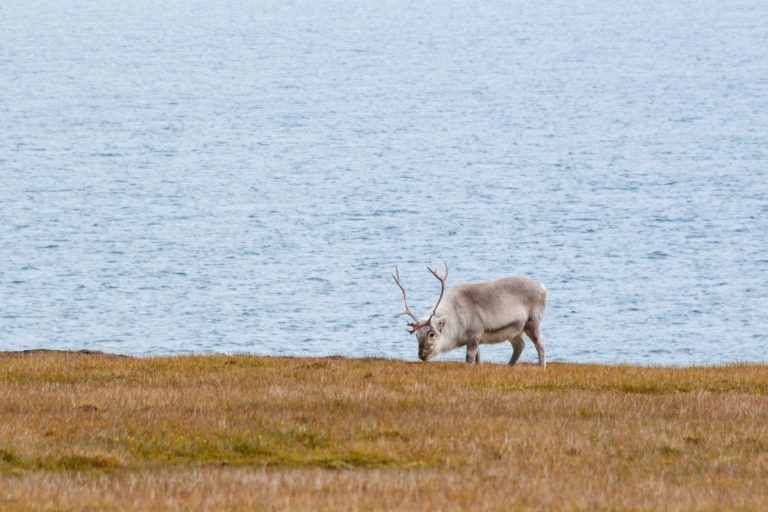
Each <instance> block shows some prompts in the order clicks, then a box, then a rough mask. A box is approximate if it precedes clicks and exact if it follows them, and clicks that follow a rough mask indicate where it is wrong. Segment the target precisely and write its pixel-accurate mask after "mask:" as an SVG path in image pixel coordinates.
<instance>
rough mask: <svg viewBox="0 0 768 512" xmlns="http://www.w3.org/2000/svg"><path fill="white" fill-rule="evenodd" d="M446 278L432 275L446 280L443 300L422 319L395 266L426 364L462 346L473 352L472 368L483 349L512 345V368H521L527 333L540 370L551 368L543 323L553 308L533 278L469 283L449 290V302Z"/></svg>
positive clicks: (442, 284) (442, 285)
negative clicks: (546, 309) (413, 308)
mask: <svg viewBox="0 0 768 512" xmlns="http://www.w3.org/2000/svg"><path fill="white" fill-rule="evenodd" d="M443 264H444V265H445V275H443V276H442V277H440V275H438V273H437V272H436V271H434V270H432V269H431V268H429V267H427V270H429V272H430V273H431V274H432V275H433V276H435V278H437V280H438V281H440V297H438V299H437V303H436V304H435V307H434V308H432V312H431V313H430V314H429V316H428V317H426V318H425V319H422V320H419V318H418V317H417V316H416V315H415V314H414V313H413V311H411V308H410V307H409V306H408V297H407V295H406V292H405V286H403V283H402V282H401V281H400V271H399V270H398V268H397V267H395V274H393V275H392V277H393V278H394V280H395V283H396V284H397V286H398V287H399V288H400V290H401V291H402V292H403V302H404V303H405V311H403V312H402V313H398V314H397V316H400V315H408V316H409V317H411V318H412V319H413V322H408V326H409V327H410V330H409V333H410V334H415V335H416V338H417V339H418V340H419V359H421V360H422V361H424V362H426V361H428V360H429V359H430V358H432V357H434V356H436V355H437V354H440V353H443V352H448V351H449V350H453V349H454V348H457V347H462V346H466V347H467V358H466V361H467V363H475V364H480V344H481V343H499V342H502V341H505V340H508V341H510V342H511V343H512V358H511V359H510V360H509V364H510V366H512V365H514V364H516V363H517V360H518V359H520V354H522V353H523V348H524V347H525V341H524V340H523V333H525V334H526V335H527V336H528V337H529V338H530V339H531V341H532V342H533V344H534V346H535V347H536V351H537V352H538V354H539V366H541V367H542V368H545V367H546V366H547V363H546V361H545V359H544V338H543V337H542V335H541V318H542V315H543V314H544V307H545V306H546V303H547V289H546V288H544V285H543V284H541V283H540V282H538V281H535V280H533V279H528V278H527V277H505V278H502V279H498V280H496V281H488V282H483V283H467V284H460V285H457V286H454V287H453V288H451V289H450V290H449V291H448V294H447V295H446V297H445V302H442V300H443V295H444V293H445V281H446V280H447V279H448V265H447V264H446V263H443Z"/></svg>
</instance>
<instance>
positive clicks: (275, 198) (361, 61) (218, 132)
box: [0, 0, 768, 365]
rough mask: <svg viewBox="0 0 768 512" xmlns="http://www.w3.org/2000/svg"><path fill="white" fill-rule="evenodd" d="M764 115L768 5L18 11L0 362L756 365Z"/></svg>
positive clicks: (104, 6)
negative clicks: (462, 295) (449, 345)
mask: <svg viewBox="0 0 768 512" xmlns="http://www.w3.org/2000/svg"><path fill="white" fill-rule="evenodd" d="M766 106H768V6H766V3H765V2H764V1H761V0H739V1H736V0H725V1H721V0H718V1H713V0H705V1H692V0H690V1H686V0H681V1H676V2H662V1H649V0H648V1H638V2H610V1H607V0H605V1H603V0H583V1H577V2H572V1H559V2H557V1H556V2H523V1H502V0H488V1H484V2H467V1H465V0H461V1H454V0H448V1H439V2H438V1H436V0H425V1H420V2H406V1H403V0H384V1H380V2H356V1H324V2H317V1H309V0H307V1H304V0H297V1H273V0H266V1H259V2H255V1H247V0H165V1H163V2H156V1H150V0H134V1H131V2H122V1H117V0H104V1H99V2H92V1H86V0H81V1H79V0H55V1H54V0H24V1H21V0H18V1H15V0H10V1H6V2H2V3H0V350H19V349H27V348H39V347H43V348H61V349H82V348H88V349H97V350H105V351H113V352H119V353H125V354H136V355H148V354H175V353H188V352H195V353H208V352H232V353H257V354H272V355H277V354H290V355H329V354H342V355H346V356H385V357H393V358H404V359H408V360H415V359H416V346H415V340H414V339H413V337H411V336H409V335H408V334H407V333H406V332H405V330H404V327H405V325H404V320H403V319H402V318H395V317H394V316H393V314H394V313H396V312H397V311H399V310H401V309H402V304H401V296H400V292H399V290H398V289H397V288H396V287H395V285H394V283H393V282H392V280H391V277H390V273H391V272H392V271H393V269H394V267H395V265H399V267H400V270H401V274H402V276H403V280H404V282H405V283H406V285H407V286H408V287H409V294H410V297H411V299H412V303H413V306H414V308H415V309H417V311H419V312H426V311H428V310H429V309H430V308H431V306H432V304H433V302H434V300H435V299H436V296H437V293H438V286H437V282H436V281H435V280H434V278H433V277H432V276H430V275H429V274H428V273H427V271H426V270H425V269H424V267H425V266H426V265H441V262H442V261H446V262H447V263H448V265H449V266H450V277H449V285H450V284H456V283H459V282H463V281H477V280H486V279H492V278H496V277H501V276H504V275H510V274H523V275H529V276H533V277H536V278H538V279H540V280H541V281H543V282H544V283H545V284H546V285H547V288H548V289H549V296H550V302H549V306H548V309H547V312H546V316H545V320H544V334H545V337H546V344H547V351H548V356H549V358H550V360H554V361H557V360H560V361H579V362H608V363H616V362H631V363H640V364H672V365H687V364H716V363H725V362H734V361H749V362H765V361H768V348H767V347H768V142H767V141H768V109H767V108H766ZM481 351H482V353H483V359H484V360H485V361H497V362H504V361H506V360H507V359H508V358H509V356H510V355H511V347H510V346H509V344H502V345H498V346H493V347H486V346H484V347H483V348H482V350H481ZM443 357H444V358H445V359H461V358H463V353H462V352H461V351H456V352H454V353H452V354H449V355H446V356H443ZM523 360H528V361H533V360H535V350H533V348H532V346H531V345H530V344H529V346H528V349H527V350H526V351H525V352H524V354H523Z"/></svg>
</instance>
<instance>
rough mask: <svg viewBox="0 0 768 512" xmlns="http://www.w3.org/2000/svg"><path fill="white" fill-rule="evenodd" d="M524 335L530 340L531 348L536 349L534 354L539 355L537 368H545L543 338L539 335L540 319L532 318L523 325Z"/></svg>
mask: <svg viewBox="0 0 768 512" xmlns="http://www.w3.org/2000/svg"><path fill="white" fill-rule="evenodd" d="M525 334H527V335H528V337H529V338H531V341H532V342H533V346H534V347H536V352H537V353H538V354H539V366H541V367H542V368H546V367H547V361H546V359H545V358H544V336H542V335H541V319H540V318H538V317H535V316H532V317H531V318H529V319H528V322H526V324H525Z"/></svg>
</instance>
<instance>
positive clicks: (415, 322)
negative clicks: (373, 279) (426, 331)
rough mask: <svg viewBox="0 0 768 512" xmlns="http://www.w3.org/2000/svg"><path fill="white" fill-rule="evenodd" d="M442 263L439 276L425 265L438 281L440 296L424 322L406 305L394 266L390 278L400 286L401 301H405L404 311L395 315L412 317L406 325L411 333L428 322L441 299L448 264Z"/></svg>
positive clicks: (401, 285) (404, 295)
mask: <svg viewBox="0 0 768 512" xmlns="http://www.w3.org/2000/svg"><path fill="white" fill-rule="evenodd" d="M443 265H445V275H444V276H443V277H440V275H439V274H438V273H437V272H436V271H434V270H432V269H431V268H429V267H427V270H429V271H430V272H431V273H432V275H433V276H435V277H436V278H437V280H438V281H440V297H438V298H437V303H436V304H435V307H434V308H432V313H431V314H430V315H429V318H428V319H427V320H426V321H425V322H422V321H420V320H419V317H417V316H416V314H415V313H414V312H413V311H411V308H410V307H409V306H408V296H407V295H406V293H405V286H403V283H402V282H401V281H400V271H399V270H398V268H397V267H395V273H394V274H392V279H394V280H395V283H396V284H397V286H398V287H400V291H402V292H403V302H404V303H405V311H403V312H402V313H398V314H397V316H400V315H408V316H410V317H411V318H412V319H413V322H408V327H410V328H411V330H410V333H411V334H413V333H415V332H416V331H418V330H419V329H421V328H422V327H424V326H425V325H429V324H430V322H431V321H432V317H433V316H435V313H436V312H437V306H439V305H440V301H441V300H443V294H444V293H445V280H446V279H448V264H447V263H445V262H443Z"/></svg>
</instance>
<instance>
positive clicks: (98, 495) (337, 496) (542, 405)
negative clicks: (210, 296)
mask: <svg viewBox="0 0 768 512" xmlns="http://www.w3.org/2000/svg"><path fill="white" fill-rule="evenodd" d="M767 476H768V367H767V366H765V365H746V366H728V367H713V368H683V369H669V368H641V367H632V366H597V365H572V364H552V365H550V367H549V368H547V369H546V370H543V371H542V370H540V369H539V368H537V367H534V366H519V367H516V368H513V369H511V368H508V367H505V366H499V365H491V364H486V365H481V366H480V367H472V366H469V365H464V364H457V363H429V364H415V363H406V362H398V361H386V360H371V359H352V360H350V359H334V358H329V359H295V358H266V357H245V356H237V357H229V356H206V357H174V358H153V359H130V358H117V357H107V356H99V355H75V354H61V353H36V354H29V355H25V356H19V355H5V356H0V509H4V510H40V509H43V510H45V509H52V510H84V509H85V510H109V509H136V510H147V509H166V510H189V509H208V510H230V509H245V510H273V509H294V510H307V509H333V510H369V509H397V510H459V509H462V510H463V509H473V510H479V509H486V510H506V509H538V510H542V509H546V510H558V509H584V510H596V509H632V510H637V509H665V510H681V509H684V510H689V509H704V510H722V509H750V510H768V485H767V484H766V477H767Z"/></svg>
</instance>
